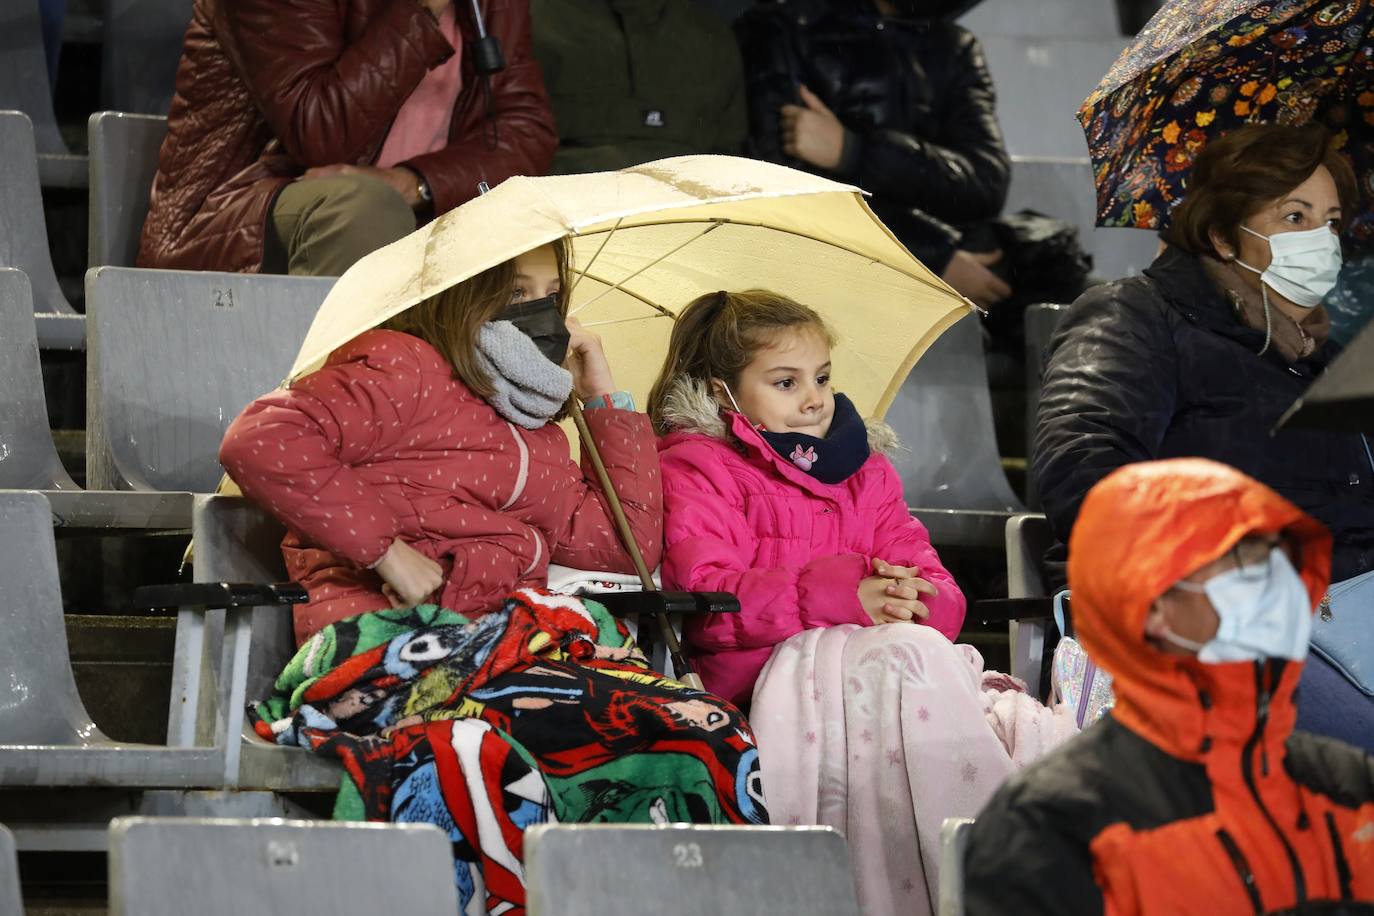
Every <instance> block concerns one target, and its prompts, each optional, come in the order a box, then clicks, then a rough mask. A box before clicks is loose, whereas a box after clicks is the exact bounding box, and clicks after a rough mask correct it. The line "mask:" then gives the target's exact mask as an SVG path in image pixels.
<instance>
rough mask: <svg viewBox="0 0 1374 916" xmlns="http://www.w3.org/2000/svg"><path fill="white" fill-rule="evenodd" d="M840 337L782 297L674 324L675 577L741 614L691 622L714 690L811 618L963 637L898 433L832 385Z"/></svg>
mask: <svg viewBox="0 0 1374 916" xmlns="http://www.w3.org/2000/svg"><path fill="white" fill-rule="evenodd" d="M831 343H832V339H831V334H830V331H829V330H828V329H827V328H826V327H825V325H824V324H823V323H822V322H821V320H820V317H819V316H818V315H816V313H815V312H813V311H812V310H811V309H809V308H806V307H805V306H802V305H799V304H798V303H795V302H792V301H791V300H789V299H786V298H784V297H782V296H777V295H774V294H771V293H766V292H762V291H752V292H748V293H734V294H729V293H723V292H722V293H715V294H713V295H710V296H704V297H702V298H701V299H698V300H697V301H696V302H694V303H692V305H691V306H689V307H688V309H687V310H686V311H685V312H684V313H683V314H682V316H681V318H680V319H679V320H678V323H677V325H676V327H675V328H674V330H673V337H672V344H671V345H670V352H669V356H668V361H667V367H666V368H665V370H664V372H663V375H662V376H661V377H660V378H659V381H658V384H657V385H655V387H654V390H653V392H652V393H651V395H650V398H649V413H650V416H651V418H652V419H653V421H654V425H655V429H656V431H657V432H659V433H660V434H662V435H663V439H662V440H661V441H660V442H659V458H660V461H661V462H662V465H663V477H664V490H665V493H664V499H665V511H666V512H667V513H668V514H667V517H666V519H665V526H666V538H667V546H666V552H665V557H664V567H663V575H664V579H665V584H666V583H672V586H671V587H673V588H686V589H696V590H701V591H722V592H733V593H734V594H735V595H737V596H738V597H739V600H740V605H741V607H742V609H743V610H742V613H740V614H738V615H732V614H718V615H712V616H708V617H706V618H705V619H704V620H703V619H701V618H693V619H692V621H691V622H690V623H689V624H688V630H687V636H688V638H689V640H690V642H691V645H692V649H693V652H694V656H695V661H696V666H697V670H698V672H699V673H700V674H701V677H702V680H703V681H704V682H705V684H706V688H707V689H708V690H710V691H712V692H713V693H717V694H719V695H721V696H723V697H726V698H728V699H730V700H731V701H733V702H736V703H748V702H749V697H750V694H751V693H752V691H753V689H754V681H755V680H756V679H757V677H758V674H759V671H760V670H761V669H762V668H763V666H764V663H765V662H767V661H768V656H769V655H770V654H771V653H772V651H773V647H774V646H776V645H778V644H779V643H781V642H782V641H783V640H785V639H787V638H788V637H789V636H792V635H793V634H796V633H800V632H801V631H802V630H807V629H811V628H814V627H829V626H835V625H837V624H843V623H852V624H858V625H860V626H869V625H873V624H897V625H902V626H910V625H912V624H917V625H920V626H928V627H932V628H934V629H935V630H936V631H938V632H940V633H942V634H944V636H945V637H946V638H948V639H950V640H952V639H954V637H955V636H957V635H958V633H959V628H960V627H961V626H962V625H963V622H964V595H963V593H962V592H961V591H960V590H959V586H958V585H957V584H955V582H954V579H953V577H952V576H950V574H949V573H948V572H946V571H945V568H944V566H942V565H941V564H940V557H939V556H938V555H937V554H936V553H935V548H933V547H932V546H931V545H930V537H929V536H928V535H927V534H926V529H925V526H924V525H922V524H921V523H920V522H919V521H917V520H916V519H915V518H913V517H912V516H911V514H910V512H909V511H908V510H907V505H906V500H905V498H904V497H903V495H902V483H901V480H900V479H899V478H898V476H897V471H896V469H894V468H893V466H892V462H890V461H889V460H888V459H887V458H886V457H885V456H884V455H883V452H884V451H885V450H887V449H890V448H892V447H894V446H895V445H896V436H895V435H894V434H893V432H892V430H891V429H889V428H888V427H887V426H885V425H883V424H881V423H866V422H865V421H864V420H863V418H861V417H860V416H859V414H858V412H857V411H856V410H855V409H854V405H853V404H851V403H850V401H849V399H848V398H846V397H845V396H844V395H842V394H836V393H835V391H834V390H833V389H832V387H831V385H830V346H831Z"/></svg>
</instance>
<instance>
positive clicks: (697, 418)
mask: <svg viewBox="0 0 1374 916" xmlns="http://www.w3.org/2000/svg"><path fill="white" fill-rule="evenodd" d="M736 418H740V415H739V414H737V413H735V412H734V411H724V412H723V411H722V410H721V408H720V404H719V403H718V402H717V401H716V399H715V396H714V395H712V394H711V389H710V388H709V387H708V386H707V385H706V384H705V383H704V382H701V381H698V380H697V379H693V378H687V377H685V376H684V377H682V378H679V379H678V380H677V381H675V382H673V384H671V385H670V386H668V391H667V392H666V393H665V395H664V398H663V408H662V416H661V418H660V419H661V421H662V425H663V428H664V429H665V430H666V431H667V432H669V433H696V434H699V435H703V436H710V437H711V438H713V439H721V440H729V439H730V438H731V437H732V435H734V437H735V438H737V439H740V441H741V444H743V445H745V446H748V447H752V446H754V444H755V443H757V445H758V446H761V447H762V448H763V449H764V450H766V451H767V452H768V453H769V454H774V453H773V450H772V449H771V448H770V447H769V446H768V443H767V442H764V440H763V438H762V437H760V436H759V435H758V434H757V433H754V432H753V427H752V426H751V425H750V424H749V423H748V422H747V421H746V422H744V423H743V424H742V425H743V426H744V427H745V428H746V429H748V430H749V431H750V433H751V435H748V436H746V437H743V438H740V437H739V436H738V435H735V433H736V430H735V428H734V427H736V426H737V425H739V424H736V423H735V422H734V420H735V419H736ZM864 426H865V427H866V428H867V430H868V449H869V451H871V452H872V453H873V454H875V455H891V454H892V453H893V452H896V451H898V450H899V449H900V448H901V447H902V445H901V441H900V440H899V439H898V438H897V433H896V432H895V431H894V430H893V429H892V427H890V426H888V425H887V424H886V423H884V422H882V421H881V420H873V419H866V420H864ZM784 464H786V462H784Z"/></svg>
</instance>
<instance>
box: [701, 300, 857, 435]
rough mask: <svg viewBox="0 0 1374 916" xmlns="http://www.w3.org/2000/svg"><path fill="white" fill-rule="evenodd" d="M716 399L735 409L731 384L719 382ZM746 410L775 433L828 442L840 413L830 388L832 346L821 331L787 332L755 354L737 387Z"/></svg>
mask: <svg viewBox="0 0 1374 916" xmlns="http://www.w3.org/2000/svg"><path fill="white" fill-rule="evenodd" d="M713 384H714V387H715V389H716V390H715V395H716V399H717V400H718V401H720V403H721V405H722V406H725V407H731V406H732V405H731V404H730V398H729V396H728V395H726V393H725V385H724V383H722V382H720V381H719V380H717V381H715V382H714V383H713ZM730 390H731V392H732V393H733V394H734V396H735V401H736V402H737V403H738V404H739V409H740V411H741V412H742V413H743V414H744V416H745V417H746V418H748V420H749V422H751V423H753V424H755V425H762V426H763V428H764V429H766V430H767V431H768V432H773V433H804V434H806V435H808V436H815V437H816V438H818V439H820V438H824V437H825V434H826V433H827V432H829V431H830V420H831V418H832V417H834V415H835V392H834V391H833V390H832V389H831V387H830V345H829V344H827V343H826V342H825V337H824V336H823V335H822V334H821V333H820V332H819V331H818V330H816V329H815V328H808V327H798V328H784V329H783V330H781V331H779V332H778V333H777V334H776V335H775V336H774V337H773V342H772V344H771V345H770V346H767V347H764V348H762V349H760V350H759V351H758V353H757V354H755V356H754V359H753V361H752V362H750V363H749V365H747V366H745V367H744V369H743V370H741V371H740V374H739V383H738V384H737V385H733V386H731V389H730Z"/></svg>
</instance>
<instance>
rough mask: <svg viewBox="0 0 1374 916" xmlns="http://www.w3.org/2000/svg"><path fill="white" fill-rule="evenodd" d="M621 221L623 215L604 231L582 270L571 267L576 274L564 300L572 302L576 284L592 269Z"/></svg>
mask: <svg viewBox="0 0 1374 916" xmlns="http://www.w3.org/2000/svg"><path fill="white" fill-rule="evenodd" d="M623 222H625V217H623V216H622V217H621V218H620V219H618V220H616V221H615V225H614V226H612V227H611V231H610V232H607V233H606V237H605V238H604V239H602V240H601V244H600V245H598V246H597V247H596V251H595V253H593V254H592V259H591V260H590V261H588V262H587V266H586V267H585V268H583V269H582V270H577V269H576V268H573V272H574V273H575V274H577V276H576V277H574V278H573V285H572V289H570V290H568V298H567V300H566V301H568V302H572V297H573V293H575V292H577V284H579V283H581V282H582V278H583V277H585V276H586V275H587V271H589V270H591V269H592V265H593V264H595V263H596V259H597V258H599V257H601V252H602V251H604V250H605V249H606V245H607V243H608V242H610V240H611V236H613V235H615V231H616V230H617V229H619V228H620V224H621V223H623ZM592 279H593V280H595V279H596V278H595V277H593V278H592Z"/></svg>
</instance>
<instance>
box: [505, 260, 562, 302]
mask: <svg viewBox="0 0 1374 916" xmlns="http://www.w3.org/2000/svg"><path fill="white" fill-rule="evenodd" d="M561 287H562V281H561V279H560V278H559V276H558V258H557V257H556V256H555V255H554V251H553V246H552V245H545V246H544V247H543V248H536V249H534V250H533V251H527V252H525V253H524V254H522V255H520V256H518V257H517V258H516V259H515V287H514V288H513V289H512V290H511V294H510V301H511V304H512V305H513V304H515V303H517V302H533V301H534V300H536V299H543V298H544V297H545V296H552V295H554V294H555V293H557V292H559V291H560V290H561Z"/></svg>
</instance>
